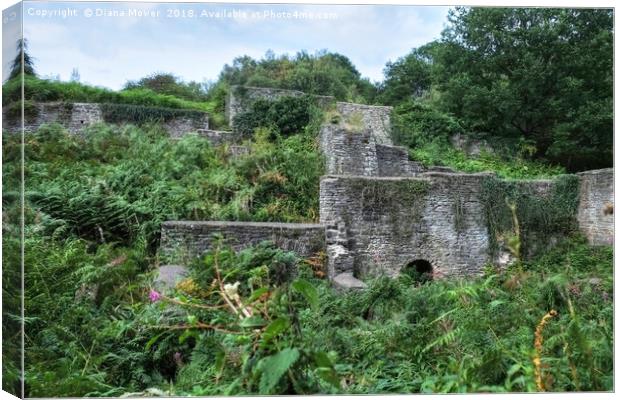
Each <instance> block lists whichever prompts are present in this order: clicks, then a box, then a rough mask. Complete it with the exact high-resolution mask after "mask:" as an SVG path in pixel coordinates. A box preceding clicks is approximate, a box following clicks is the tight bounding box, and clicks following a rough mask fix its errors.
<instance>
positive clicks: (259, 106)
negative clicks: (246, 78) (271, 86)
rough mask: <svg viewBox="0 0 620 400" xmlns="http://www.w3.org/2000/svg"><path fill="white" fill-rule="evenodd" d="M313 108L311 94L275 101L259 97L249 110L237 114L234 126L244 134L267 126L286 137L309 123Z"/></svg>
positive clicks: (250, 133) (249, 133)
mask: <svg viewBox="0 0 620 400" xmlns="http://www.w3.org/2000/svg"><path fill="white" fill-rule="evenodd" d="M311 110H312V100H311V98H310V97H309V96H302V97H290V96H285V97H282V98H279V99H278V100H275V101H269V100H264V99H259V100H256V101H254V102H252V104H251V107H249V110H248V111H246V112H242V113H240V114H237V115H235V117H234V121H233V126H234V130H235V131H237V132H239V133H241V134H242V135H244V136H247V135H252V133H253V132H254V131H255V130H256V129H257V128H261V127H263V128H264V127H267V128H270V129H272V130H273V131H274V132H277V133H279V134H281V135H282V136H285V137H286V136H289V135H291V134H293V133H295V132H298V131H299V130H300V129H302V128H303V127H304V126H306V125H308V123H309V122H310V117H311V112H312V111H311Z"/></svg>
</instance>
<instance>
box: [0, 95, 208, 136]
mask: <svg viewBox="0 0 620 400" xmlns="http://www.w3.org/2000/svg"><path fill="white" fill-rule="evenodd" d="M115 106H128V107H134V108H140V109H144V110H146V111H147V112H148V111H157V110H159V109H161V108H159V107H149V106H135V105H129V104H126V105H115ZM32 107H33V110H32V111H31V112H30V113H26V116H25V118H24V127H23V131H24V132H25V133H31V132H35V131H36V130H37V129H39V127H40V126H41V125H43V124H48V123H59V124H61V125H63V126H64V127H65V128H66V129H67V130H68V131H69V132H70V133H72V134H82V133H83V132H84V131H85V130H86V128H88V127H89V126H91V125H93V124H97V123H102V122H108V121H106V116H105V112H104V110H105V107H106V104H105V103H68V102H38V103H32ZM2 114H3V115H2V117H3V118H2V120H3V121H4V122H3V127H2V128H3V130H5V131H7V132H13V133H19V132H22V125H21V123H22V121H21V118H20V117H14V116H12V115H10V114H9V110H8V108H7V107H4V108H3V110H2ZM28 114H32V115H28ZM120 122H122V123H135V121H132V120H131V119H130V118H127V119H126V120H123V121H120ZM162 125H163V127H164V129H166V131H167V132H168V134H169V135H170V136H171V137H180V136H182V135H184V134H187V133H188V132H192V131H196V132H200V131H208V130H209V115H208V114H207V113H205V112H199V111H192V112H191V113H184V112H182V111H180V112H179V115H178V116H175V117H173V118H169V119H168V120H166V121H164V122H163V124H162Z"/></svg>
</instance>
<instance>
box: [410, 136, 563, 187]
mask: <svg viewBox="0 0 620 400" xmlns="http://www.w3.org/2000/svg"><path fill="white" fill-rule="evenodd" d="M409 154H410V157H411V158H412V159H414V160H416V161H420V162H421V163H422V164H423V165H425V166H434V165H442V166H447V167H451V168H453V169H455V170H457V171H462V172H471V173H474V172H485V171H486V172H495V173H496V174H497V175H498V176H499V177H501V178H505V179H544V178H551V177H554V176H558V175H562V174H565V173H566V170H565V169H564V168H562V167H560V166H551V165H548V164H545V163H543V162H538V161H531V160H526V159H523V158H520V157H511V158H505V157H502V156H500V155H498V154H492V153H489V152H486V151H482V152H481V153H480V155H478V156H469V155H467V154H466V153H465V152H463V151H461V150H457V149H455V148H453V147H451V146H449V145H444V144H440V143H437V142H433V143H428V144H421V145H419V146H416V147H413V148H411V149H410V151H409Z"/></svg>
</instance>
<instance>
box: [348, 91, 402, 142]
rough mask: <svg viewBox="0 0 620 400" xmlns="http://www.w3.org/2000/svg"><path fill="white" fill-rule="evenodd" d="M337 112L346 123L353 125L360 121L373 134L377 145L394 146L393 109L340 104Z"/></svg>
mask: <svg viewBox="0 0 620 400" xmlns="http://www.w3.org/2000/svg"><path fill="white" fill-rule="evenodd" d="M336 110H337V111H338V113H339V114H340V115H341V117H342V121H344V122H345V123H349V124H351V123H355V122H356V121H357V120H360V122H361V123H362V124H363V128H364V129H368V130H370V132H371V133H372V135H373V137H374V139H375V143H377V144H387V145H391V144H392V137H391V133H390V131H391V124H392V123H391V119H390V114H391V113H392V107H387V106H369V105H365V104H355V103H343V102H338V103H336Z"/></svg>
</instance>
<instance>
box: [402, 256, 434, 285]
mask: <svg viewBox="0 0 620 400" xmlns="http://www.w3.org/2000/svg"><path fill="white" fill-rule="evenodd" d="M400 273H401V274H402V275H407V276H409V277H410V278H411V279H412V280H413V282H414V283H419V284H423V283H426V282H429V281H432V280H433V266H432V265H431V263H430V262H429V261H428V260H424V259H417V260H413V261H411V262H409V263H407V265H405V267H404V268H403V269H402V270H401V271H400Z"/></svg>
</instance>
